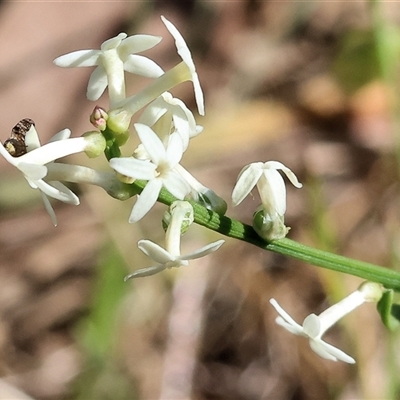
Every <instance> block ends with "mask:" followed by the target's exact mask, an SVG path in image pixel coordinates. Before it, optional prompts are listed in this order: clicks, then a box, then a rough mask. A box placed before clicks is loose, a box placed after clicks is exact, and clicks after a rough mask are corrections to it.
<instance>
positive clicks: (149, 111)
mask: <svg viewBox="0 0 400 400" xmlns="http://www.w3.org/2000/svg"><path fill="white" fill-rule="evenodd" d="M167 111H168V110H167V106H166V104H165V102H164V100H163V98H162V97H157V99H155V100H154V101H153V102H152V103H150V104H149V105H148V106H147V107H146V108H145V109H144V111H143V112H142V114H141V116H140V117H139V120H138V122H139V123H140V124H143V125H147V126H153V125H154V124H155V123H156V122H157V121H158V120H159V119H160V118H161V117H162V116H163V115H164V114H165V113H166V112H167Z"/></svg>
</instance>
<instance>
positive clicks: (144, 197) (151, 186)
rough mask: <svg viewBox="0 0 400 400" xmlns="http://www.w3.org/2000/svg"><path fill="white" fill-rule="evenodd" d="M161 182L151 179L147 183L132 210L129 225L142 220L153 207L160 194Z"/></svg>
mask: <svg viewBox="0 0 400 400" xmlns="http://www.w3.org/2000/svg"><path fill="white" fill-rule="evenodd" d="M161 187H162V182H161V180H159V179H152V180H151V181H148V182H147V185H146V186H145V188H144V189H143V191H142V193H141V194H140V196H138V199H137V201H136V203H135V205H134V206H133V208H132V212H131V215H130V217H129V223H131V224H133V223H135V222H137V221H139V220H140V219H142V218H143V217H144V216H145V215H146V214H147V213H148V212H149V211H150V209H151V208H152V207H153V206H154V204H155V203H156V201H157V198H158V196H159V194H160V190H161Z"/></svg>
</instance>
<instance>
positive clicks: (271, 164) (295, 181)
mask: <svg viewBox="0 0 400 400" xmlns="http://www.w3.org/2000/svg"><path fill="white" fill-rule="evenodd" d="M264 166H265V167H267V168H271V169H280V170H281V171H282V172H283V173H284V174H285V175H286V176H287V177H288V179H289V180H290V182H291V183H292V184H293V186H295V187H297V188H301V187H303V185H302V184H301V183H300V182H299V181H298V179H297V176H296V175H295V174H294V173H293V172H292V170H291V169H289V168H287V167H286V166H285V165H284V164H282V163H280V162H279V161H268V162H266V163H265V164H264Z"/></svg>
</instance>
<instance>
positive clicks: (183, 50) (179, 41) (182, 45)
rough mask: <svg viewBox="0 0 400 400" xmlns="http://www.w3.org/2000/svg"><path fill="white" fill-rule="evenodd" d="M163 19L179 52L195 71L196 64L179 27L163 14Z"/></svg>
mask: <svg viewBox="0 0 400 400" xmlns="http://www.w3.org/2000/svg"><path fill="white" fill-rule="evenodd" d="M161 20H162V22H163V23H164V25H165V26H166V28H167V29H168V31H169V33H170V34H171V35H172V36H173V38H174V39H175V46H176V49H177V51H178V54H179V55H180V56H181V58H182V60H183V61H185V63H186V64H187V65H188V67H189V68H190V70H191V71H192V72H194V71H195V70H196V68H195V66H194V63H193V60H192V55H191V54H190V51H189V48H188V47H187V44H186V42H185V39H184V38H183V37H182V35H181V34H180V32H179V31H178V29H176V27H175V25H174V24H172V22H170V21H168V20H167V19H166V18H165V17H164V16H161Z"/></svg>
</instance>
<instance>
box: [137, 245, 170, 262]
mask: <svg viewBox="0 0 400 400" xmlns="http://www.w3.org/2000/svg"><path fill="white" fill-rule="evenodd" d="M138 247H139V249H140V250H142V251H143V253H144V254H146V256H148V257H150V258H151V259H152V260H154V261H156V262H158V263H160V264H166V263H167V262H169V261H173V260H174V259H175V257H173V256H172V255H171V254H170V253H168V251H167V250H165V249H163V248H162V247H161V246H159V245H158V244H156V243H154V242H152V241H151V240H139V242H138Z"/></svg>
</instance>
